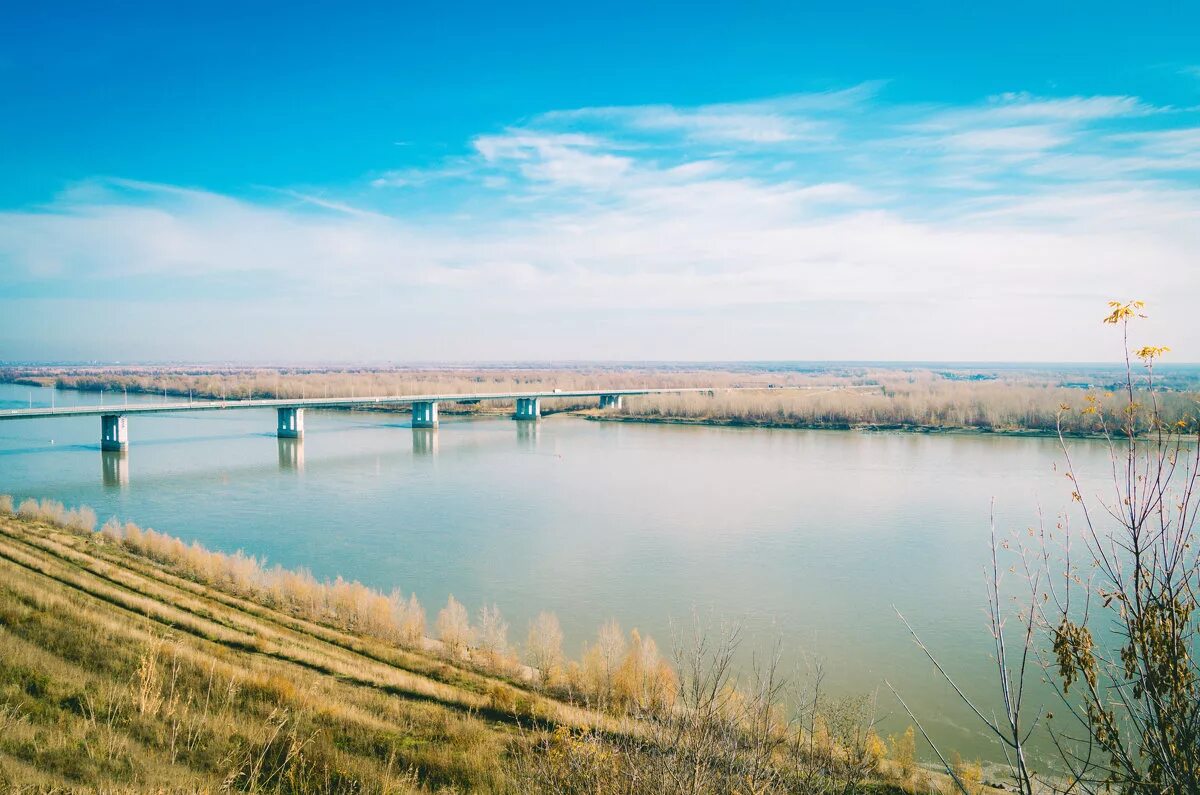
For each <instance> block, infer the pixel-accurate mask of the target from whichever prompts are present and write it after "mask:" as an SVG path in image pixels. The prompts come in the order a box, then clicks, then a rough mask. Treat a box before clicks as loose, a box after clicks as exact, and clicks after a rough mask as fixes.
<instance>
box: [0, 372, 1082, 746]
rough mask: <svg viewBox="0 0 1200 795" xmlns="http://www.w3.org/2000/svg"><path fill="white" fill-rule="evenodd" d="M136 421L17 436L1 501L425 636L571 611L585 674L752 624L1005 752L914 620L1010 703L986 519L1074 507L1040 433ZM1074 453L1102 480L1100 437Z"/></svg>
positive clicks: (886, 718) (236, 418)
mask: <svg viewBox="0 0 1200 795" xmlns="http://www.w3.org/2000/svg"><path fill="white" fill-rule="evenodd" d="M123 400H125V398H124V396H118V397H114V396H113V395H112V394H111V393H110V394H109V395H107V396H106V397H105V402H107V403H113V402H121V401H123ZM128 400H129V401H130V402H147V401H153V400H155V398H152V397H146V396H138V397H136V398H135V397H133V396H130V397H129V398H128ZM52 401H53V402H54V403H55V404H56V405H59V406H64V405H72V404H75V403H80V404H84V403H88V404H94V403H97V402H99V401H100V396H99V395H97V394H94V393H93V394H86V393H77V392H71V391H57V392H55V393H54V394H53V395H52V390H49V389H39V388H34V387H27V386H19V385H13V384H3V385H0V410H3V409H9V408H20V407H23V406H28V405H34V406H48V405H50V404H51V402H52ZM129 428H130V430H129V434H130V450H129V452H128V453H127V454H124V455H121V454H111V453H106V454H103V455H102V454H101V452H100V450H99V436H100V421H99V419H98V418H96V417H82V418H63V419H38V420H21V421H4V422H0V493H9V494H12V495H14V496H16V497H18V498H21V497H26V496H37V497H51V498H54V499H57V500H61V501H63V502H65V503H67V504H68V505H80V504H86V505H90V506H92V507H93V508H94V509H95V510H96V512H97V513H98V514H99V516H100V517H101V521H103V520H104V519H105V518H107V517H108V516H111V515H116V516H118V517H120V518H121V519H123V520H133V521H136V522H138V523H139V524H142V525H144V526H151V527H154V528H156V529H159V530H163V531H167V532H170V533H172V534H174V535H178V536H181V537H183V538H184V539H186V540H189V541H190V540H197V541H199V542H201V543H202V544H204V545H206V546H208V547H211V548H215V549H221V550H226V551H234V550H237V549H242V550H245V551H246V552H247V553H249V554H252V555H255V556H258V557H260V558H265V559H267V560H268V561H270V562H274V563H280V564H283V565H284V566H303V567H307V568H309V569H310V570H312V571H313V573H314V574H316V575H317V576H319V577H326V576H328V577H333V576H336V575H342V576H344V577H346V578H349V579H358V580H361V581H362V582H364V583H367V584H368V585H371V586H374V587H377V588H380V589H383V590H385V591H388V590H391V589H392V588H393V587H400V588H402V589H404V590H405V591H406V592H407V591H413V592H416V594H417V595H418V597H419V598H420V599H421V601H422V603H423V604H424V605H425V607H426V610H427V613H428V615H429V619H430V625H431V626H432V620H433V617H434V616H435V615H436V612H437V610H438V609H439V608H440V607H441V606H442V605H443V604H444V603H445V601H446V598H447V596H448V595H449V594H451V593H452V594H454V596H455V597H456V598H457V599H459V600H460V601H463V602H464V603H466V604H467V606H468V607H469V608H470V609H471V610H472V613H474V612H476V611H477V610H478V609H479V607H480V605H482V604H483V603H484V602H487V603H492V602H495V603H497V604H498V605H499V606H500V608H501V610H502V611H503V612H504V614H505V617H506V618H507V619H508V620H509V621H510V623H511V625H512V627H513V630H512V632H511V637H512V639H513V640H516V641H518V642H521V641H523V637H524V634H525V628H526V627H527V625H528V621H529V620H530V619H531V618H532V617H533V616H534V615H536V614H537V613H538V611H540V610H552V611H554V612H555V613H557V615H558V617H559V619H560V620H561V622H562V625H563V629H564V632H565V636H566V646H567V651H568V653H569V654H570V655H571V656H573V657H577V656H578V655H579V652H580V648H581V646H582V644H583V643H584V641H585V640H587V639H589V638H591V637H592V636H593V635H594V632H595V630H596V629H597V628H598V627H599V626H600V624H601V623H602V622H604V621H605V620H607V619H609V618H615V619H617V620H618V621H620V622H621V624H622V626H624V627H625V628H626V629H629V628H632V627H637V628H639V630H641V631H642V632H643V633H646V632H649V633H650V634H651V635H653V636H654V637H655V638H656V639H657V640H658V641H659V644H660V646H661V647H662V648H663V649H664V650H666V651H668V652H669V649H670V645H671V643H670V638H671V637H672V632H673V629H672V627H673V626H678V625H679V623H680V622H687V621H690V620H691V616H692V615H693V614H694V613H698V614H699V615H700V616H701V617H702V620H704V621H706V622H710V623H713V624H716V623H719V622H720V621H722V620H725V621H731V622H736V623H737V624H738V625H739V626H741V627H742V631H743V635H744V637H745V641H744V659H746V660H748V659H749V657H750V655H751V654H761V653H762V652H763V651H764V650H765V649H768V648H770V647H771V645H772V644H773V643H774V642H775V641H776V640H780V641H782V643H783V649H784V660H785V667H787V668H788V669H789V670H792V668H793V667H796V670H800V669H801V668H804V664H803V663H804V661H806V660H807V661H809V662H810V663H811V661H812V660H813V659H816V658H820V659H822V660H823V661H824V666H825V670H826V682H825V685H826V687H827V688H828V689H829V691H830V692H836V693H842V694H852V693H861V694H868V695H869V694H871V693H875V692H878V693H879V702H878V707H877V711H878V714H879V715H880V717H881V718H882V724H881V726H882V729H883V731H884V732H885V733H886V732H888V731H896V730H897V729H899V728H903V726H904V725H906V724H907V723H908V720H907V718H906V717H905V716H903V715H901V714H899V712H898V710H899V707H898V706H897V705H896V704H895V702H894V699H892V698H891V696H890V695H888V694H887V691H886V688H884V687H883V684H882V683H883V681H884V679H885V678H886V679H887V680H889V681H891V682H892V683H893V684H894V685H895V686H896V687H897V688H898V689H899V690H900V692H901V693H902V695H903V696H904V698H905V700H906V701H908V703H909V704H910V706H912V707H913V708H914V709H915V710H916V711H917V712H918V714H919V715H920V717H921V718H922V720H923V721H924V722H926V725H927V728H929V729H930V730H931V732H932V733H933V734H934V735H935V736H936V737H937V738H938V740H939V741H940V742H942V743H944V744H945V745H946V746H947V747H948V748H953V749H957V750H959V751H961V752H962V753H963V754H964V755H965V756H978V757H983V758H992V759H995V758H997V757H998V756H999V751H998V749H997V748H996V747H995V746H994V745H993V744H992V743H991V742H990V741H988V740H987V738H986V737H985V736H984V735H983V733H982V732H981V731H980V730H979V727H978V726H976V725H975V724H973V723H971V722H970V720H969V718H968V717H967V715H966V714H965V713H964V711H963V710H962V709H961V708H960V707H959V706H958V705H957V704H956V703H955V701H954V696H953V694H952V693H951V691H950V690H949V688H948V687H947V686H946V685H945V684H944V683H943V682H942V681H940V680H939V679H938V677H937V675H936V674H935V673H934V671H933V670H932V668H931V667H930V666H929V664H928V662H927V661H926V660H925V659H924V657H923V655H922V654H921V652H920V650H919V649H917V648H916V647H915V645H914V644H913V642H912V640H911V638H910V637H909V635H908V632H907V630H906V629H905V628H904V626H903V624H902V623H901V621H900V620H899V618H897V615H896V610H900V611H901V612H903V613H904V615H905V616H906V617H907V618H908V620H909V621H910V622H911V623H912V625H913V626H914V627H915V628H916V629H917V630H918V631H919V632H920V634H921V636H922V638H923V639H924V640H925V642H926V643H927V644H928V645H929V646H930V648H931V649H933V650H935V651H936V652H937V653H938V654H939V656H940V657H941V659H942V662H943V663H944V664H945V665H946V666H947V668H948V669H949V670H950V671H952V672H953V673H954V674H955V676H956V677H958V678H959V680H960V684H962V685H964V687H966V688H967V689H969V690H972V691H974V692H981V693H988V694H990V693H991V692H992V691H993V690H994V686H993V682H994V670H993V668H992V667H991V664H990V662H989V659H988V656H987V655H988V653H989V651H990V649H991V641H990V637H989V635H988V634H987V629H986V621H985V615H984V613H983V607H984V580H983V575H982V566H983V564H984V562H985V560H986V558H987V556H988V552H989V545H988V528H989V506H990V504H991V503H992V501H993V499H994V500H995V505H996V514H997V517H998V524H999V526H1000V527H1001V529H1002V530H1003V531H1004V532H1008V531H1011V530H1014V529H1017V530H1020V529H1023V528H1025V527H1027V526H1029V525H1031V524H1034V523H1035V522H1036V519H1037V509H1038V507H1039V505H1040V506H1041V507H1042V508H1044V509H1045V511H1046V512H1047V514H1048V515H1049V516H1053V515H1054V514H1055V512H1057V511H1059V510H1061V509H1062V508H1063V507H1064V506H1065V505H1067V503H1068V501H1069V497H1070V489H1069V488H1068V487H1067V484H1066V482H1065V480H1064V478H1063V477H1062V475H1061V472H1059V473H1056V472H1055V471H1054V465H1055V464H1056V463H1057V462H1059V460H1060V452H1059V450H1058V443H1057V441H1056V440H1052V439H1043V438H1014V437H1003V436H989V435H949V434H942V435H919V434H904V433H859V432H839V431H803V430H760V429H735V428H709V427H692V426H676V425H651V424H626V423H608V422H594V421H588V420H585V419H582V418H578V417H572V416H567V415H559V416H550V417H546V418H544V419H543V420H542V421H541V422H539V423H536V424H530V423H518V422H514V421H512V420H509V419H505V418H456V417H452V416H446V415H443V418H442V423H441V428H440V429H439V430H438V431H436V432H429V431H425V432H418V431H414V430H412V429H411V428H410V427H409V426H408V417H407V415H400V414H380V413H368V412H341V411H309V412H308V413H307V417H306V436H305V438H304V440H303V442H301V443H297V442H294V441H288V440H277V439H276V438H275V437H274V428H275V415H274V412H273V411H270V410H266V411H262V410H247V411H231V412H228V413H226V412H201V413H186V414H176V415H169V414H155V415H146V416H134V417H131V418H130V420H129ZM1073 446H1074V448H1075V449H1074V454H1075V456H1076V457H1077V459H1078V461H1077V463H1082V465H1083V468H1084V469H1095V470H1097V471H1102V465H1103V461H1104V455H1105V453H1104V449H1103V447H1102V445H1100V444H1099V443H1097V442H1094V441H1080V442H1075V443H1073ZM1035 678H1036V677H1035ZM1043 695H1044V692H1041V691H1040V692H1039V694H1038V697H1042V696H1043ZM982 700H983V701H985V702H988V701H989V699H988V698H986V697H985V698H983V699H982Z"/></svg>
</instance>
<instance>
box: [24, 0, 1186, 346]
mask: <svg viewBox="0 0 1200 795" xmlns="http://www.w3.org/2000/svg"><path fill="white" fill-rule="evenodd" d="M27 5H28V7H27V8H23V9H16V10H12V9H10V10H9V12H8V13H7V19H6V24H5V26H4V28H3V29H2V30H0V103H2V104H0V107H3V108H4V123H3V124H0V174H3V175H4V178H3V180H0V277H2V279H0V359H9V360H14V359H15V360H28V359H43V358H56V359H93V358H95V359H110V360H111V359H121V360H131V359H183V360H231V359H236V360H281V361H282V360H286V361H300V360H355V361H361V360H374V361H412V360H446V359H458V360H480V359H676V358H684V359H873V360H877V359H901V360H905V359H907V360H912V359H957V360H964V359H969V360H981V359H991V360H1018V359H1019V360H1032V359H1038V360H1104V359H1110V358H1112V357H1113V356H1114V355H1115V354H1116V352H1117V349H1116V348H1115V347H1114V342H1115V341H1114V340H1113V339H1112V338H1111V335H1106V334H1105V333H1104V330H1103V329H1101V328H1099V327H1098V325H1097V324H1096V322H1095V320H1096V318H1097V317H1098V316H1099V315H1101V314H1102V313H1103V305H1104V301H1106V300H1107V299H1108V298H1112V297H1126V296H1128V297H1139V298H1144V299H1146V300H1147V301H1149V302H1150V305H1151V310H1152V314H1153V318H1152V321H1151V323H1150V325H1149V326H1148V327H1147V333H1149V334H1151V335H1153V337H1154V339H1152V340H1149V341H1153V342H1165V343H1166V344H1170V345H1171V346H1172V347H1173V348H1174V349H1175V351H1176V352H1177V354H1178V356H1177V358H1178V359H1179V360H1186V361H1197V360H1200V354H1198V353H1197V350H1198V349H1200V327H1197V325H1196V324H1195V323H1194V320H1193V316H1194V312H1195V309H1194V306H1195V304H1196V298H1197V297H1200V278H1198V271H1200V269H1198V268H1197V264H1196V257H1197V252H1198V251H1200V246H1198V245H1197V244H1198V243H1200V111H1198V110H1197V108H1200V34H1197V33H1196V31H1197V30H1200V12H1198V11H1197V7H1196V6H1194V5H1192V6H1188V5H1185V4H1183V3H1161V4H1156V3H1143V4H1140V5H1138V6H1137V7H1130V6H1129V5H1128V4H1122V6H1118V5H1117V4H1106V3H1091V4H1087V5H1086V6H1085V5H1084V4H1065V3H1060V4H1046V3H1040V4H1013V3H1009V4H1004V5H1003V6H999V5H997V6H996V7H994V8H990V9H989V8H985V7H983V6H982V5H980V4H961V3H919V4H913V5H910V6H909V7H907V8H901V7H900V6H901V5H903V4H878V5H870V4H861V5H858V6H856V7H849V6H846V5H845V4H841V5H839V4H822V5H821V6H813V5H811V4H801V3H789V4H761V3H738V4H733V3H729V4H697V3H688V4H673V5H657V6H654V7H652V8H651V7H648V6H649V4H645V3H631V4H621V3H615V4H614V3H609V4H597V5H596V6H594V7H583V6H578V7H571V6H572V5H573V4H561V3H556V4H544V5H538V4H521V5H520V7H513V4H507V5H505V4H478V5H473V4H421V5H422V7H418V6H416V5H413V6H408V7H406V6H404V5H401V4H378V5H370V4H337V5H335V4H315V3H294V2H293V3H287V4H282V3H267V2H259V3H238V4H220V3H208V4H191V5H188V6H187V7H185V6H184V4H170V3H157V4H137V3H115V4H110V5H107V6H99V5H96V4H78V5H69V4H58V3H46V4H27ZM423 6H430V7H423Z"/></svg>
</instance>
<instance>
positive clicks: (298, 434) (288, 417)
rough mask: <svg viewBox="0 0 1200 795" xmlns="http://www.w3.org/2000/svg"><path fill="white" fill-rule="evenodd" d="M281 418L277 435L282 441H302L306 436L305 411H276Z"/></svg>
mask: <svg viewBox="0 0 1200 795" xmlns="http://www.w3.org/2000/svg"><path fill="white" fill-rule="evenodd" d="M275 413H276V414H277V415H278V417H279V423H278V425H277V426H276V430H275V435H276V436H278V437H279V438H280V439H300V438H302V437H303V436H304V409H275Z"/></svg>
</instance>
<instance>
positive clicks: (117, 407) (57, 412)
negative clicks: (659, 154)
mask: <svg viewBox="0 0 1200 795" xmlns="http://www.w3.org/2000/svg"><path fill="white" fill-rule="evenodd" d="M761 388H762V387H740V389H761ZM735 389H739V387H684V388H678V389H589V390H570V391H567V390H563V391H561V392H555V391H550V392H484V393H463V394H439V395H382V396H378V397H348V398H301V399H294V398H264V399H258V400H196V401H188V402H183V403H109V404H106V405H102V406H100V405H97V406H71V407H56V408H32V409H10V410H7V411H0V420H24V419H33V418H35V417H92V416H99V415H105V414H163V413H167V412H179V411H224V410H235V409H300V408H313V409H320V408H346V407H355V406H386V405H406V404H410V403H424V402H438V403H451V402H455V401H485V400H516V399H517V398H583V397H600V396H601V395H661V394H679V393H683V392H716V391H730V390H735Z"/></svg>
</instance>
